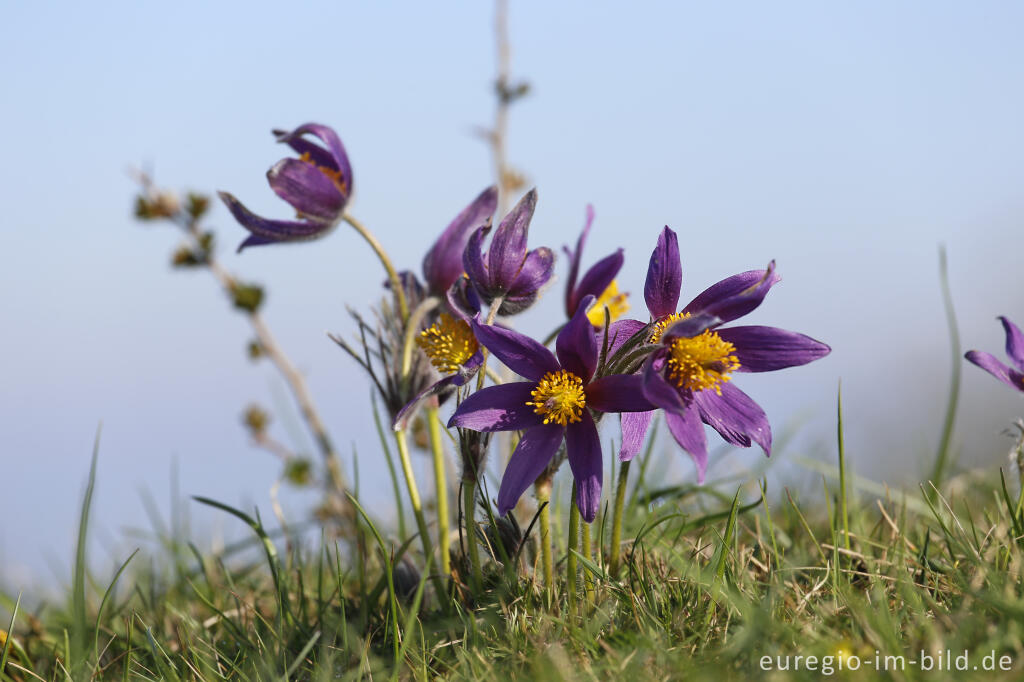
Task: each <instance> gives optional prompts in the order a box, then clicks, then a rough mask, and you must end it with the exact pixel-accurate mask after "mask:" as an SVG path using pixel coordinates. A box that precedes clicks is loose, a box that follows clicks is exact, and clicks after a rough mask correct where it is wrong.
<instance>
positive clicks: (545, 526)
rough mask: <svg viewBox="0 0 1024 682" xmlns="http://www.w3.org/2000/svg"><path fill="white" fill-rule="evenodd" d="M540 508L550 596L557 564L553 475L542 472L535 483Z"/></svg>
mask: <svg viewBox="0 0 1024 682" xmlns="http://www.w3.org/2000/svg"><path fill="white" fill-rule="evenodd" d="M533 489H534V493H535V494H536V496H537V502H538V503H539V504H540V505H541V508H540V561H541V566H542V568H543V571H544V588H545V589H546V590H547V591H548V596H549V597H550V596H551V595H552V594H553V593H554V589H555V564H554V561H553V560H552V557H551V477H550V476H548V475H547V474H542V475H541V478H538V479H537V480H536V482H534V484H533Z"/></svg>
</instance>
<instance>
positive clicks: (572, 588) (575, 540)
mask: <svg viewBox="0 0 1024 682" xmlns="http://www.w3.org/2000/svg"><path fill="white" fill-rule="evenodd" d="M579 540H580V509H579V507H577V506H576V484H575V483H573V484H572V497H571V498H570V499H569V544H568V547H567V551H566V557H565V578H566V581H567V582H568V585H569V609H570V612H571V610H572V609H574V608H575V607H576V564H577V563H578V561H577V559H576V549H577V548H578V547H579Z"/></svg>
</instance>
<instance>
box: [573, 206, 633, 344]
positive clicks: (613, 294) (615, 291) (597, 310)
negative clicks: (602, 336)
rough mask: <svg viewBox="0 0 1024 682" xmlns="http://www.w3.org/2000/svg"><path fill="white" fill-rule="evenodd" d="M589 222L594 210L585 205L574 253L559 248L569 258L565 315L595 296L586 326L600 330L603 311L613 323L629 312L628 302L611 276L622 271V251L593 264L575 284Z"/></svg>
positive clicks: (603, 318)
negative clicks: (606, 310) (580, 230)
mask: <svg viewBox="0 0 1024 682" xmlns="http://www.w3.org/2000/svg"><path fill="white" fill-rule="evenodd" d="M593 222H594V207H593V206H590V205H589V204H588V205H587V219H586V222H585V223H584V225H583V231H582V232H580V237H579V239H578V240H577V241H576V250H575V251H573V250H571V249H570V248H569V247H568V246H563V247H562V250H563V251H565V255H566V256H567V257H568V258H569V278H568V280H567V281H566V283H565V316H566V317H572V316H573V313H575V312H576V310H577V309H578V308H579V305H580V301H582V300H583V299H584V298H586V297H587V296H595V297H596V298H597V301H596V303H595V304H594V306H593V307H592V308H591V309H590V313H589V318H590V323H591V324H592V325H594V326H595V327H598V328H604V321H605V308H608V313H609V317H610V318H611V319H612V320H615V319H616V318H618V317H621V316H622V315H623V314H624V313H625V312H626V311H627V310H629V303H628V302H627V301H626V297H627V296H628V294H624V293H619V286H618V283H616V281H615V276H616V275H617V274H619V270H621V269H622V262H623V255H622V249H618V250H617V251H616V252H615V253H613V254H611V255H609V256H605V257H604V258H602V259H601V260H599V261H598V262H596V263H594V265H592V266H590V269H589V270H587V272H586V273H585V274H584V275H583V278H582V279H581V280H580V281H579V283H578V284H577V282H576V280H577V278H578V277H579V272H580V260H581V259H582V257H583V244H584V242H586V240H587V234H589V232H590V226H591V225H592V224H593Z"/></svg>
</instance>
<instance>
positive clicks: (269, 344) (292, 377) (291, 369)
mask: <svg viewBox="0 0 1024 682" xmlns="http://www.w3.org/2000/svg"><path fill="white" fill-rule="evenodd" d="M187 229H188V232H189V234H190V235H191V236H192V237H193V238H194V239H196V240H198V239H199V237H200V234H199V228H198V226H197V225H196V224H195V223H190V224H189V225H187ZM206 265H207V267H208V268H209V270H210V272H211V273H212V274H213V276H214V277H215V278H216V279H217V281H218V282H220V285H221V286H222V287H223V288H224V290H225V291H226V292H227V293H228V295H231V292H232V291H233V290H234V288H235V287H236V286H237V283H236V281H235V278H234V277H232V276H231V274H230V273H228V271H227V270H225V269H224V268H223V266H221V264H220V262H219V261H217V259H216V258H214V256H213V254H209V255H208V256H207V261H206ZM247 316H248V318H249V324H250V325H251V326H252V330H253V333H254V334H255V335H256V340H257V341H258V342H259V346H260V351H261V352H262V353H263V354H264V355H265V356H266V357H267V358H269V359H270V361H271V362H273V363H274V366H275V367H277V370H278V371H279V372H280V373H281V376H282V377H284V380H285V383H286V384H288V388H289V389H291V392H292V397H294V398H295V402H296V403H297V404H298V406H299V412H300V413H301V414H302V418H303V419H304V420H305V422H306V425H307V426H308V427H309V430H310V431H311V432H312V433H313V438H314V440H315V441H316V445H317V448H318V449H319V450H320V455H321V456H322V457H323V460H324V466H325V467H326V468H327V476H328V480H329V482H330V488H331V489H332V490H333V491H334V492H335V493H336V494H337V497H338V499H339V500H341V501H342V502H345V499H346V498H345V491H346V490H347V486H346V484H345V477H344V475H343V474H342V472H341V466H340V464H339V460H338V455H337V452H336V451H335V449H334V444H333V443H332V442H331V438H330V436H329V435H328V434H327V427H326V426H324V421H323V419H321V418H320V413H319V412H318V411H317V409H316V404H315V403H314V402H313V396H312V395H311V394H310V392H309V387H308V386H306V379H305V377H303V376H302V373H301V372H299V370H298V369H296V367H295V365H293V364H292V362H291V360H289V359H288V356H287V355H285V353H284V351H283V350H282V349H281V346H280V345H278V343H277V340H276V339H275V338H274V335H273V334H272V333H271V332H270V327H268V326H267V323H266V322H265V321H264V319H263V316H262V315H260V314H259V312H258V311H252V312H249V313H247ZM344 508H345V509H346V516H349V515H350V514H351V518H352V519H353V520H354V519H355V516H354V513H352V510H351V508H350V505H348V504H347V503H345V504H344Z"/></svg>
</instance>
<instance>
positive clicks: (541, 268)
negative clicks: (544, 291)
mask: <svg viewBox="0 0 1024 682" xmlns="http://www.w3.org/2000/svg"><path fill="white" fill-rule="evenodd" d="M554 269H555V254H554V252H553V251H552V250H551V249H549V248H548V247H546V246H541V247H539V248H536V249H534V250H533V251H530V252H529V253H528V254H526V259H525V260H523V267H522V269H521V270H520V271H519V274H518V275H516V278H515V279H514V280H513V281H512V286H511V287H510V288H509V290H508V294H509V297H510V298H522V297H523V296H527V295H531V294H532V295H534V296H536V294H537V292H538V291H539V290H540V288H541V287H542V286H544V285H545V284H547V283H548V280H549V279H551V275H552V273H553V272H554Z"/></svg>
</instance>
